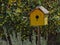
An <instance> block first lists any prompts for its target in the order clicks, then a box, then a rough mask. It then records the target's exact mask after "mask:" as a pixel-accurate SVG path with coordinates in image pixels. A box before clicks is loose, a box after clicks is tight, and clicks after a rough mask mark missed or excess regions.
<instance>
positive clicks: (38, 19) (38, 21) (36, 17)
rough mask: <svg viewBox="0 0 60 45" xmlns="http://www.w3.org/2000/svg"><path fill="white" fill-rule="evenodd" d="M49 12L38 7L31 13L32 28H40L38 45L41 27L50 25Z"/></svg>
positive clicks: (38, 44) (38, 43)
mask: <svg viewBox="0 0 60 45" xmlns="http://www.w3.org/2000/svg"><path fill="white" fill-rule="evenodd" d="M48 13H49V11H48V10H47V9H45V8H44V7H43V6H37V7H36V8H35V9H34V10H32V11H31V13H30V26H37V27H38V42H37V45H40V26H43V25H47V24H48V15H47V14H48Z"/></svg>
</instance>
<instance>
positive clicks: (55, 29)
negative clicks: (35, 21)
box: [0, 0, 60, 45]
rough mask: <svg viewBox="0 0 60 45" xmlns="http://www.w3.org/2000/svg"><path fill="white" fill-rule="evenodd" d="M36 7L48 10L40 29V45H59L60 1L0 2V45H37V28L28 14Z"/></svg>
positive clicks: (6, 0)
mask: <svg viewBox="0 0 60 45" xmlns="http://www.w3.org/2000/svg"><path fill="white" fill-rule="evenodd" d="M38 5H42V6H44V7H45V8H46V9H48V10H49V12H50V13H49V17H48V25H45V26H42V27H41V33H40V34H41V38H40V42H41V45H60V0H0V45H37V33H38V31H37V27H31V26H29V25H30V22H29V13H30V12H31V11H32V10H33V9H34V8H35V7H36V6H38Z"/></svg>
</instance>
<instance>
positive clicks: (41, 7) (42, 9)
mask: <svg viewBox="0 0 60 45" xmlns="http://www.w3.org/2000/svg"><path fill="white" fill-rule="evenodd" d="M36 9H40V10H41V11H42V12H43V13H44V14H48V13H49V11H48V10H47V9H46V8H44V7H43V6H37V7H36Z"/></svg>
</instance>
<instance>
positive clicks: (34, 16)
mask: <svg viewBox="0 0 60 45" xmlns="http://www.w3.org/2000/svg"><path fill="white" fill-rule="evenodd" d="M42 25H44V13H43V12H42V11H40V10H39V9H35V10H34V11H32V12H31V14H30V26H42Z"/></svg>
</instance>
